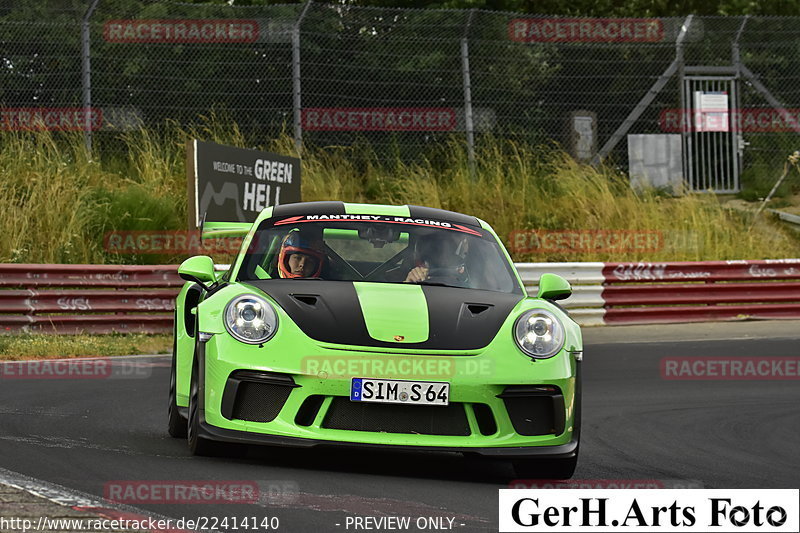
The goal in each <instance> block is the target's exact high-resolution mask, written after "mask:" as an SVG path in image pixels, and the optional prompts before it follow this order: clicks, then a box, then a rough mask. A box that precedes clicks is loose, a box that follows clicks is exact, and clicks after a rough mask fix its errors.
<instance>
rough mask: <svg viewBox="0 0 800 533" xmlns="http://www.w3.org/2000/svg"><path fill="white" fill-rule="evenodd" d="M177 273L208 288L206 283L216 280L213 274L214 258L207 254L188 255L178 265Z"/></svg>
mask: <svg viewBox="0 0 800 533" xmlns="http://www.w3.org/2000/svg"><path fill="white" fill-rule="evenodd" d="M178 275H179V276H180V277H181V279H185V280H186V281H194V282H197V283H199V284H200V286H201V287H203V288H204V289H206V290H208V287H207V286H206V284H207V283H213V282H215V281H217V276H216V274H214V260H213V259H211V258H210V257H209V256H207V255H196V256H194V257H190V258H189V259H187V260H186V261H184V262H183V263H181V266H179V267H178Z"/></svg>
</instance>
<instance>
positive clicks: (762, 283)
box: [517, 259, 800, 325]
mask: <svg viewBox="0 0 800 533" xmlns="http://www.w3.org/2000/svg"><path fill="white" fill-rule="evenodd" d="M517 269H518V270H519V271H520V273H521V274H522V276H523V281H524V282H525V285H526V286H527V287H529V288H530V289H535V286H534V284H535V282H536V280H537V279H538V277H539V276H540V275H541V274H543V273H545V272H553V273H556V274H560V275H562V276H564V277H565V278H567V280H568V281H570V283H572V284H573V294H572V296H571V297H569V298H567V299H566V300H564V301H563V305H564V307H566V308H567V309H568V310H569V311H570V314H571V315H572V316H573V318H575V320H576V321H577V322H578V323H580V324H582V325H602V324H656V323H668V322H706V321H716V320H744V319H776V318H800V259H776V260H764V261H702V262H670V263H527V264H518V265H517ZM530 289H529V290H530Z"/></svg>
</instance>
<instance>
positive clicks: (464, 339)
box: [247, 279, 523, 350]
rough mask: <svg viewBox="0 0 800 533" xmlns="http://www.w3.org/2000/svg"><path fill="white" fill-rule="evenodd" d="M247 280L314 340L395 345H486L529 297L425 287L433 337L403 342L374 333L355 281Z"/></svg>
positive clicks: (458, 347) (461, 347)
mask: <svg viewBox="0 0 800 533" xmlns="http://www.w3.org/2000/svg"><path fill="white" fill-rule="evenodd" d="M247 284H249V285H252V286H253V287H256V288H257V289H259V290H261V291H263V292H265V293H267V294H269V295H270V296H271V297H272V298H273V299H275V301H276V302H278V304H279V305H280V306H281V307H282V308H283V310H284V311H286V313H287V314H288V315H289V317H291V319H292V320H293V321H294V323H295V324H297V326H298V327H299V328H300V329H301V330H303V332H304V333H305V334H306V335H308V336H309V337H310V338H312V339H314V340H317V341H321V342H327V343H332V344H348V345H354V346H369V347H378V348H394V349H397V348H409V349H424V350H476V349H480V348H483V347H485V346H486V345H488V344H489V343H490V342H491V341H492V339H494V337H495V336H496V335H497V332H498V331H499V329H500V326H502V324H503V322H505V320H506V318H507V317H508V314H509V313H510V312H511V310H512V309H513V308H514V307H515V306H516V305H517V304H518V303H519V302H520V301H521V300H522V299H523V296H522V295H521V294H508V293H501V292H493V291H481V290H474V289H457V288H451V287H436V286H423V287H422V290H423V293H424V294H425V299H426V302H427V306H428V317H429V320H430V322H429V336H428V340H427V341H425V342H419V343H400V342H384V341H378V340H375V339H373V338H372V337H370V335H369V332H368V331H367V326H366V323H365V322H364V315H363V313H362V310H361V304H360V302H359V300H358V295H357V294H356V290H355V287H354V285H353V283H352V282H347V281H324V280H301V279H292V280H283V279H270V280H254V281H248V282H247ZM386 305H391V302H387V303H386Z"/></svg>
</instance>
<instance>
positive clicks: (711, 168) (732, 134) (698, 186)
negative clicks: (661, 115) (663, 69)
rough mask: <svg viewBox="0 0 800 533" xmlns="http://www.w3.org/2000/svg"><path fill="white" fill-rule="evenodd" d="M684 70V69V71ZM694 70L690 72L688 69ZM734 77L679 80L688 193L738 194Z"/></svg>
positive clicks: (739, 154)
mask: <svg viewBox="0 0 800 533" xmlns="http://www.w3.org/2000/svg"><path fill="white" fill-rule="evenodd" d="M687 70H688V69H687ZM692 70H694V69H692ZM736 85H737V79H736V77H735V76H720V75H716V76H707V75H706V76H704V75H688V76H684V78H683V95H682V96H683V102H684V104H685V105H684V109H686V110H687V111H688V112H689V116H688V117H686V121H685V123H686V125H687V126H688V127H685V128H684V129H683V153H684V158H683V164H684V176H685V179H686V183H687V185H688V187H689V189H690V190H692V191H709V190H710V191H713V192H715V193H736V192H739V188H740V186H739V174H740V170H741V151H740V144H741V139H740V137H741V132H740V131H739V127H738V122H737V120H736V114H737V110H738V109H739V104H738V102H739V99H738V93H737V90H736V89H737V87H736Z"/></svg>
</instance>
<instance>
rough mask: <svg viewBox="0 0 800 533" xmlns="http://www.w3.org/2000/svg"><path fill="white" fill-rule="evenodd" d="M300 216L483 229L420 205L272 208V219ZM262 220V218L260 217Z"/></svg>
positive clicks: (470, 220)
mask: <svg viewBox="0 0 800 533" xmlns="http://www.w3.org/2000/svg"><path fill="white" fill-rule="evenodd" d="M299 215H385V216H401V217H405V218H413V219H417V218H422V219H434V220H441V221H444V222H450V223H453V224H468V225H470V226H478V227H481V226H482V224H481V222H480V220H478V219H477V218H476V217H473V216H469V215H464V214H462V213H456V212H455V211H447V210H446V209H437V208H435V207H422V206H418V205H382V204H355V203H347V202H301V203H296V204H281V205H279V206H275V207H273V208H272V213H271V217H289V216H299ZM259 218H261V217H259Z"/></svg>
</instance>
